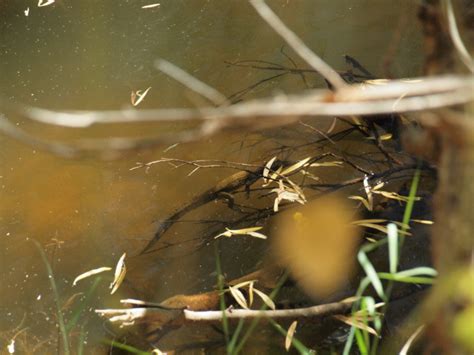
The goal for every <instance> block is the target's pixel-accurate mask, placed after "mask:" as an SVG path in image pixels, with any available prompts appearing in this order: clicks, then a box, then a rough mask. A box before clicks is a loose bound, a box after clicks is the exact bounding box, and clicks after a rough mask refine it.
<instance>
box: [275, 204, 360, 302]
mask: <svg viewBox="0 0 474 355" xmlns="http://www.w3.org/2000/svg"><path fill="white" fill-rule="evenodd" d="M353 220H354V209H353V207H352V204H350V203H349V202H348V201H347V200H346V199H343V198H341V197H338V196H334V195H328V196H325V197H321V198H319V199H317V200H315V201H314V202H311V203H309V204H307V205H305V206H303V207H299V208H297V209H292V210H291V211H287V212H284V213H283V214H282V215H281V216H280V217H279V218H278V219H277V228H276V231H277V233H276V234H275V237H274V238H272V241H273V247H274V248H273V250H274V252H275V256H276V261H277V262H278V263H280V265H282V266H283V267H286V268H288V269H289V271H290V273H291V274H292V276H293V278H294V279H295V280H296V281H297V282H298V284H299V285H300V286H301V288H302V289H304V290H305V291H306V292H307V293H308V294H309V295H311V296H313V297H315V298H321V297H323V298H324V297H327V296H329V295H331V294H332V293H334V292H336V291H337V290H338V289H339V288H341V287H343V286H344V285H346V284H347V282H349V280H350V277H351V275H352V273H353V270H354V266H355V265H356V252H357V247H358V244H359V239H360V234H361V233H360V227H359V226H356V225H353V224H352V223H351V222H353Z"/></svg>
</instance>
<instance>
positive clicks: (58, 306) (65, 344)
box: [33, 240, 70, 355]
mask: <svg viewBox="0 0 474 355" xmlns="http://www.w3.org/2000/svg"><path fill="white" fill-rule="evenodd" d="M33 243H34V244H35V245H36V248H38V251H39V252H40V255H41V259H43V263H44V265H45V266H46V270H47V272H48V278H49V283H50V284H51V289H52V290H53V295H54V302H55V303H56V312H57V317H58V325H59V332H60V333H61V337H62V340H63V350H64V354H66V355H68V354H70V350H69V337H68V332H67V331H66V324H65V323H64V316H63V313H62V311H61V304H60V301H59V292H58V288H57V286H56V281H55V279H54V274H53V269H52V268H51V264H50V263H49V261H48V258H47V257H46V254H45V252H44V250H43V248H42V246H41V245H40V243H38V242H37V241H36V240H33Z"/></svg>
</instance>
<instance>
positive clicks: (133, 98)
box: [130, 86, 151, 107]
mask: <svg viewBox="0 0 474 355" xmlns="http://www.w3.org/2000/svg"><path fill="white" fill-rule="evenodd" d="M150 89H151V86H150V87H148V88H147V89H146V90H145V91H143V92H142V90H137V91H132V93H131V94H130V102H131V103H132V105H133V106H135V107H136V106H138V105H139V104H140V103H141V102H142V101H143V100H144V99H145V96H146V95H147V94H148V92H149V91H150Z"/></svg>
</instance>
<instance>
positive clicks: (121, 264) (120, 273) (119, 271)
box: [109, 253, 127, 295]
mask: <svg viewBox="0 0 474 355" xmlns="http://www.w3.org/2000/svg"><path fill="white" fill-rule="evenodd" d="M125 256H127V253H123V255H122V256H121V257H120V259H119V261H118V263H117V266H116V267H115V274H114V281H112V283H111V284H110V287H109V288H111V289H112V291H110V294H111V295H113V294H114V293H115V292H116V291H117V290H118V288H119V287H120V285H121V284H122V282H123V280H124V279H125V274H126V273H127V267H126V266H125Z"/></svg>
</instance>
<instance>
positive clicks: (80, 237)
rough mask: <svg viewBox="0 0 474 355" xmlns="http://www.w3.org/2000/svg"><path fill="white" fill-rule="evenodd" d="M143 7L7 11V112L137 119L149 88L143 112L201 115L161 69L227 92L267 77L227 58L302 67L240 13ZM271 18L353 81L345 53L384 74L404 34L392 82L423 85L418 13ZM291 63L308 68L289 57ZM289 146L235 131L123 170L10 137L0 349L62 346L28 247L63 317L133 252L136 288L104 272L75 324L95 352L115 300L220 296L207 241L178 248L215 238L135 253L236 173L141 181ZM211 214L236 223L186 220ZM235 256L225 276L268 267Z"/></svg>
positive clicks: (33, 127) (407, 4)
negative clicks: (114, 282)
mask: <svg viewBox="0 0 474 355" xmlns="http://www.w3.org/2000/svg"><path fill="white" fill-rule="evenodd" d="M148 3H149V2H146V1H125V0H121V1H112V0H107V1H105V0H104V1H81V2H79V1H75V2H73V1H68V0H62V1H56V3H55V4H54V5H52V6H46V7H36V4H35V3H31V2H27V1H15V2H2V3H1V4H0V14H1V15H0V16H1V17H0V36H1V40H0V73H1V83H0V95H1V96H2V97H3V98H5V99H7V100H9V101H11V102H17V103H26V104H30V105H36V106H40V107H46V108H50V109H82V110H84V109H94V110H95V109H97V110H99V109H120V108H123V107H128V106H130V92H131V91H132V90H144V89H146V88H147V87H152V89H151V90H150V92H149V94H148V96H147V97H146V99H145V100H144V102H143V103H142V104H141V105H140V108H163V107H176V106H180V107H182V106H185V107H194V106H196V105H200V104H202V100H201V99H199V98H198V97H196V96H195V95H192V94H190V93H189V92H188V91H187V90H186V89H183V87H182V86H180V85H179V84H177V83H175V82H174V81H173V80H171V79H169V78H167V77H166V76H165V75H163V74H161V73H159V72H158V71H156V70H155V69H154V68H153V62H154V60H156V59H157V58H165V59H167V60H169V61H171V62H173V63H175V64H176V65H178V66H180V67H181V68H183V69H185V70H187V71H189V72H190V73H192V74H193V75H195V76H196V77H198V78H200V79H202V80H204V81H205V82H207V83H208V84H210V85H212V86H214V87H215V88H217V89H218V90H220V91H221V92H223V93H224V94H226V95H231V94H233V93H235V92H237V91H239V90H241V89H244V88H246V87H247V86H249V85H252V84H253V83H255V82H257V81H259V80H261V79H264V78H267V77H269V76H270V75H272V73H268V72H263V71H258V70H251V69H248V68H238V67H231V66H228V65H226V64H225V63H224V62H225V61H231V62H232V61H237V60H250V59H253V60H265V61H271V62H275V63H280V64H283V65H287V66H291V63H290V62H289V61H288V59H287V58H286V57H285V56H284V55H282V53H281V47H282V45H283V43H282V41H281V40H280V38H279V37H278V36H276V35H275V34H274V33H273V32H272V30H271V29H269V28H268V26H267V25H265V24H264V23H263V21H262V20H261V19H260V17H259V16H258V15H256V13H255V11H254V10H253V9H252V8H251V6H250V5H248V4H247V3H246V2H245V1H225V2H224V1H218V0H216V1H204V0H202V1H201V0H200V1H197V0H196V1H192V2H189V1H176V0H169V1H165V0H163V1H161V6H160V7H159V8H155V9H148V10H147V9H142V8H141V6H143V5H146V4H148ZM271 6H272V8H273V9H274V10H275V11H276V12H277V13H278V14H279V15H280V16H281V17H282V19H283V20H284V21H285V23H286V24H287V25H288V26H289V27H290V28H292V29H293V30H294V31H295V32H296V33H298V34H299V35H300V36H301V38H302V39H303V40H304V41H305V42H306V43H307V44H308V45H309V46H310V47H311V48H312V49H313V50H315V51H316V52H317V53H318V54H320V55H321V56H322V57H323V58H324V59H325V60H326V61H327V62H328V63H330V64H331V65H333V66H334V67H335V68H337V69H341V70H344V69H346V68H347V67H346V65H345V64H344V62H343V59H342V55H344V54H350V55H351V56H353V57H355V58H357V59H358V60H359V61H360V62H361V63H363V64H364V65H365V66H366V67H367V68H368V69H370V70H371V71H373V72H375V73H376V74H379V75H381V76H383V75H384V66H383V62H384V58H385V57H386V56H388V55H389V54H388V53H389V52H390V51H391V49H390V47H391V45H392V43H393V41H394V38H395V37H396V34H395V33H396V31H397V28H402V32H401V37H400V43H399V44H398V46H397V50H396V51H395V52H394V58H393V61H392V64H391V67H390V71H391V73H392V75H393V76H395V77H404V76H410V75H416V74H418V73H419V67H420V57H419V39H418V28H417V23H416V18H415V13H416V12H415V9H416V4H414V3H413V2H412V1H408V0H407V1H396V2H395V1H388V0H386V1H346V0H338V1H333V0H327V1H311V0H308V1H303V0H301V1H296V2H293V1H286V0H281V1H272V2H271ZM28 7H29V14H28V16H25V13H24V10H26V9H27V8H28ZM403 17H405V19H402V18H403ZM285 51H286V53H288V54H289V55H290V56H291V57H292V58H293V59H294V60H295V61H296V63H298V65H299V66H301V67H306V66H305V65H304V64H303V63H302V62H301V60H299V59H298V58H297V57H296V55H294V54H293V53H292V52H291V50H289V49H285ZM308 82H309V84H310V86H314V87H317V86H323V85H324V84H323V82H322V80H321V79H320V78H319V77H317V76H308ZM304 87H305V86H304V84H303V83H302V81H301V78H300V77H299V76H290V75H287V76H285V77H282V78H278V79H274V80H270V81H268V82H267V83H265V84H264V85H261V86H259V87H258V88H257V89H255V90H254V91H252V92H251V93H250V94H249V95H247V96H245V97H244V99H247V98H252V97H264V96H269V95H272V94H274V93H279V92H287V93H288V92H297V91H300V90H302V89H304ZM0 111H1V108H0ZM8 120H10V121H11V122H15V123H17V124H18V127H20V128H22V129H25V130H28V131H30V132H32V133H33V134H37V135H40V136H41V137H48V138H49V139H57V140H63V141H66V142H67V141H68V140H71V139H77V138H82V137H109V136H113V135H120V136H134V137H137V136H141V135H154V134H155V133H156V134H159V132H160V129H162V127H160V125H158V124H156V125H153V124H146V125H145V124H135V125H133V126H130V125H115V126H113V127H108V126H106V125H105V126H100V127H93V128H90V129H84V130H83V129H79V130H75V129H66V128H55V127H48V126H47V125H40V124H35V123H32V122H30V121H28V120H27V119H26V118H24V117H19V116H14V115H10V116H8ZM328 124H329V123H328V122H327V121H326V122H325V123H324V125H328ZM321 125H322V123H321ZM174 129H176V130H179V127H176V128H174ZM280 131H281V130H280ZM263 133H265V132H263ZM269 136H270V137H273V139H270V140H269V139H268V137H269ZM284 136H285V138H281V134H278V131H273V132H272V133H269V132H266V133H265V134H264V135H260V134H259V133H247V132H230V133H227V134H225V135H221V136H216V137H213V138H211V139H208V140H205V141H202V142H196V143H189V144H181V145H178V146H177V147H175V148H173V149H170V150H168V151H167V150H166V148H167V147H166V146H159V147H156V148H153V149H147V150H141V151H134V152H131V153H128V154H123V155H120V156H119V157H118V158H117V159H114V160H103V159H99V158H94V157H89V158H84V159H75V160H68V159H65V158H61V157H58V156H55V155H52V154H50V153H46V152H43V151H41V150H40V149H38V148H37V147H35V146H29V145H25V144H23V143H19V142H17V141H15V140H13V139H11V138H10V137H8V136H5V135H2V136H0V145H1V151H0V162H1V165H0V281H1V284H2V285H1V287H2V289H1V293H0V348H1V351H0V352H4V351H5V349H6V346H7V344H8V343H9V342H10V340H11V339H12V338H13V337H14V336H15V335H16V334H17V333H18V332H21V333H20V334H18V335H16V336H17V338H16V339H17V350H18V351H19V352H26V351H27V350H28V352H30V351H32V350H35V351H37V352H39V353H51V352H55V351H56V349H57V346H58V345H57V343H58V333H57V328H56V323H57V322H56V309H55V304H54V295H53V293H52V290H51V286H50V283H49V281H48V276H47V271H46V268H45V264H44V262H43V261H42V259H41V257H40V254H39V251H38V249H37V248H36V247H35V245H34V244H33V242H32V240H36V241H38V242H39V243H40V244H41V245H42V246H43V248H44V250H45V251H46V254H47V256H48V260H49V262H50V263H51V266H52V268H53V271H54V276H55V282H56V284H57V287H58V292H59V295H60V302H61V304H63V305H64V303H65V302H66V300H68V299H69V298H70V297H71V296H72V295H74V294H76V293H83V294H86V293H87V292H88V290H89V289H90V288H91V285H92V283H93V280H85V281H83V282H81V283H79V284H78V285H77V286H75V287H72V280H73V279H74V278H75V277H76V276H77V275H78V274H80V273H82V272H84V271H86V270H89V269H93V268H96V267H99V266H113V265H114V264H115V263H116V261H117V259H118V258H119V257H120V255H121V254H122V253H124V252H127V254H128V255H129V257H130V258H129V259H128V265H129V273H128V275H127V283H126V284H125V285H124V286H123V287H122V288H121V289H120V291H119V292H118V294H117V295H114V296H108V292H109V291H108V289H107V287H108V283H109V282H110V278H111V276H110V275H105V276H104V280H102V282H101V284H100V285H99V286H98V288H97V289H96V290H95V291H94V294H93V295H92V296H91V297H90V299H88V300H87V302H86V303H84V304H86V307H85V310H84V312H83V314H82V316H81V319H80V321H79V324H86V322H87V325H86V326H85V329H86V331H85V341H86V342H87V344H86V349H88V350H87V351H86V352H87V353H90V352H92V351H96V352H98V353H101V352H105V351H106V348H101V346H100V345H98V342H99V341H100V339H101V338H103V337H105V336H108V337H109V338H112V336H111V335H110V334H109V332H108V331H107V329H106V328H107V327H109V326H108V325H106V324H103V321H102V320H100V319H98V317H97V316H96V315H95V314H94V313H93V309H94V308H100V307H116V306H117V305H118V300H119V299H120V298H128V297H146V298H147V299H148V300H155V301H159V300H162V299H164V298H165V297H168V296H170V295H174V294H176V293H189V292H198V291H202V290H206V289H209V288H210V287H212V285H213V284H214V283H215V275H214V273H213V272H214V270H215V261H214V256H213V255H214V254H213V250H212V247H210V248H204V249H199V250H198V251H196V243H191V242H188V243H182V244H179V243H177V242H178V241H186V240H189V239H193V238H197V237H199V236H200V235H202V234H203V233H205V232H206V230H207V229H208V227H207V226H206V225H204V226H203V225H199V224H196V223H191V222H189V223H183V224H182V225H180V226H179V227H178V228H174V229H172V230H170V231H169V234H168V238H170V239H173V243H176V246H175V247H172V248H167V249H164V250H163V251H161V252H159V253H154V254H150V255H148V256H146V257H134V256H136V255H137V253H138V251H139V250H140V249H141V248H142V247H143V246H144V245H145V244H146V242H147V241H148V240H149V239H150V238H151V237H152V235H153V233H154V231H155V229H156V227H157V221H158V220H160V219H162V218H165V217H166V216H167V215H168V214H169V213H170V212H172V211H173V210H174V209H175V208H176V207H178V206H180V205H182V204H183V203H184V202H186V201H188V200H189V199H190V198H192V197H193V196H195V195H196V194H198V193H199V192H201V191H204V190H206V189H207V188H209V187H210V186H212V185H213V184H214V183H215V182H217V181H219V179H221V178H223V177H226V176H228V175H229V174H231V173H233V171H232V170H229V169H201V170H199V171H198V172H196V173H194V174H193V175H192V176H187V175H188V174H189V172H190V171H191V170H192V169H193V168H192V167H186V166H185V167H181V168H173V167H172V166H170V165H168V164H162V165H155V166H153V167H152V168H151V169H150V170H149V171H148V172H146V171H145V170H144V169H137V170H130V168H132V167H134V166H135V165H136V163H137V162H148V161H151V160H155V159H158V158H160V157H172V158H179V159H187V160H192V159H226V160H230V161H239V162H252V163H257V164H260V163H262V162H265V161H267V160H268V159H269V158H271V157H272V156H273V152H272V151H271V148H275V147H277V146H278V142H280V143H281V142H284V143H288V142H289V141H290V142H291V139H292V138H291V137H290V138H288V134H286V135H285V134H284ZM308 137H309V133H308ZM308 139H312V138H308ZM258 142H260V144H257V145H255V143H258ZM293 143H294V142H293ZM346 147H348V149H349V150H351V151H355V150H359V151H360V152H361V153H362V152H363V151H364V149H365V145H364V144H357V143H346ZM305 154H307V152H306V151H304V150H300V151H298V152H296V153H295V154H294V155H293V156H282V157H281V158H291V159H297V158H302V157H305ZM359 175H360V174H356V173H355V172H354V171H353V170H350V169H346V170H344V173H343V175H341V172H340V171H338V172H336V173H334V172H333V171H331V169H326V170H323V171H321V173H320V175H319V177H320V178H321V179H322V180H323V181H332V180H334V179H335V178H338V179H341V178H350V177H354V176H359ZM269 201H270V203H271V199H267V200H266V201H264V203H268V202H269ZM204 217H208V218H210V219H223V220H225V219H228V218H230V217H232V213H231V212H226V211H224V209H223V208H222V206H221V205H219V204H213V205H212V206H211V207H208V208H206V209H203V210H202V211H201V212H200V213H198V214H192V215H189V216H187V217H186V218H188V219H193V220H197V219H202V218H204ZM170 236H171V237H170ZM233 245H234V246H238V248H240V249H238V248H237V249H236V248H235V247H232V248H230V249H232V250H229V251H228V252H227V253H226V254H225V255H226V260H224V261H225V267H226V272H227V273H228V274H229V275H230V276H238V275H239V274H240V273H242V272H244V271H248V270H251V269H252V265H253V264H254V263H255V261H256V260H258V257H257V256H256V255H255V253H250V252H249V250H250V249H252V248H259V247H260V248H261V244H258V243H257V244H256V243H254V242H250V243H249V242H237V243H236V244H233ZM259 245H260V246H259ZM80 302H81V301H80V299H79V298H78V299H76V300H75V301H73V302H72V305H70V306H68V307H66V308H65V309H64V311H65V315H66V318H67V317H70V316H71V314H73V313H74V311H75V310H77V307H79V306H78V305H79V304H80ZM78 332H79V331H78V330H77V329H76V330H75V333H76V334H77V333H78Z"/></svg>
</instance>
